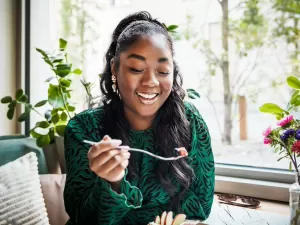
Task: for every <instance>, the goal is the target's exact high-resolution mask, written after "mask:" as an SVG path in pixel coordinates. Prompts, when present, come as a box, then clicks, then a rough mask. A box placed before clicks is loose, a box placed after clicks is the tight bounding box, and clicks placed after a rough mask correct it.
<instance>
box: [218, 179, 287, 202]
mask: <svg viewBox="0 0 300 225" xmlns="http://www.w3.org/2000/svg"><path fill="white" fill-rule="evenodd" d="M290 185H291V184H286V183H279V182H271V181H262V180H254V179H245V178H236V177H227V176H216V184H215V192H216V193H230V194H236V195H244V196H251V197H254V198H258V199H265V200H271V201H278V202H286V203H287V202H288V201H289V187H290Z"/></svg>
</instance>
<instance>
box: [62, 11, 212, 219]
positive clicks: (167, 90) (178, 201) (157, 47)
mask: <svg viewBox="0 0 300 225" xmlns="http://www.w3.org/2000/svg"><path fill="white" fill-rule="evenodd" d="M173 55H174V51H173V44H172V40H171V37H170V35H169V34H168V31H167V29H166V28H165V26H164V25H163V24H162V23H160V22H159V21H157V20H155V19H152V17H151V16H150V14H148V13H147V12H139V13H135V14H132V15H129V16H128V17H126V18H125V19H123V20H122V21H121V22H120V23H119V24H118V26H117V27H116V29H115V31H114V33H113V36H112V41H111V44H110V46H109V49H108V51H107V53H106V65H105V69H104V72H103V76H102V78H101V82H100V84H101V91H102V94H103V98H102V99H103V106H101V107H99V108H97V109H93V110H87V111H85V112H82V113H80V114H78V115H77V116H76V117H75V118H73V119H72V120H71V121H70V122H69V124H68V126H67V128H66V130H65V158H66V165H67V181H66V186H65V192H64V200H65V207H66V211H67V213H68V214H69V216H70V220H69V223H68V224H108V225H115V224H120V225H126V224H131V225H134V224H148V222H150V221H151V220H153V218H154V216H156V215H160V214H161V213H162V212H164V211H167V210H172V211H173V212H174V214H179V213H184V214H185V215H186V216H187V218H188V219H197V220H199V219H200V220H204V219H206V218H207V217H208V216H209V214H210V211H211V206H212V202H213V193H214V158H213V153H212V150H211V142H210V135H209V132H208V129H207V126H206V124H205V122H204V121H203V119H202V117H201V115H200V114H199V112H198V111H197V109H196V108H195V107H194V106H193V105H192V104H191V103H187V102H184V101H183V99H184V97H185V91H184V90H183V88H182V76H181V74H180V73H179V68H178V66H177V65H176V63H175V61H174V59H173ZM84 140H89V142H84ZM92 142H96V143H95V144H93V146H92V147H90V146H89V144H86V143H92ZM122 143H123V145H121V144H122ZM126 146H129V147H126ZM178 146H182V148H179V149H177V151H178V152H177V154H180V155H181V156H186V157H182V158H180V159H178V160H173V161H162V160H158V159H156V158H153V157H151V156H149V155H148V154H141V153H140V152H134V151H133V152H131V151H130V149H133V148H134V149H143V150H145V151H148V152H149V153H153V154H155V155H160V156H163V157H170V156H173V155H174V148H177V147H178ZM120 149H121V150H120ZM185 149H186V151H185ZM187 155H188V157H187Z"/></svg>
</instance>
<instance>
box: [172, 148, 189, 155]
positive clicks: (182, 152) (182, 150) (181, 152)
mask: <svg viewBox="0 0 300 225" xmlns="http://www.w3.org/2000/svg"><path fill="white" fill-rule="evenodd" d="M175 155H177V156H188V152H187V150H186V149H185V147H180V148H175Z"/></svg>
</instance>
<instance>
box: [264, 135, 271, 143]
mask: <svg viewBox="0 0 300 225" xmlns="http://www.w3.org/2000/svg"><path fill="white" fill-rule="evenodd" d="M271 143H272V140H271V139H270V138H266V137H265V138H264V144H265V145H268V144H271Z"/></svg>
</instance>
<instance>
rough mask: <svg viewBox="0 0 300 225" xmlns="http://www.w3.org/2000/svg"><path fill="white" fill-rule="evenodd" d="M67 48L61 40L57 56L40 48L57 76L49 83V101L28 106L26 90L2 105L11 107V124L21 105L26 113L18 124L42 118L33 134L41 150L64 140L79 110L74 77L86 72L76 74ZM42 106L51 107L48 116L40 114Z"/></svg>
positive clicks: (18, 91)
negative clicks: (73, 90)
mask: <svg viewBox="0 0 300 225" xmlns="http://www.w3.org/2000/svg"><path fill="white" fill-rule="evenodd" d="M66 47H67V41H66V40H64V39H61V38H60V39H59V50H57V51H54V53H50V52H46V51H44V50H42V49H39V48H36V50H37V52H38V53H40V54H41V56H42V58H43V60H44V62H45V63H47V64H48V65H49V66H50V69H51V70H52V71H53V72H54V76H52V77H50V78H48V79H47V80H46V82H48V83H49V87H48V99H46V100H42V101H39V102H37V103H36V104H34V106H33V105H32V104H30V103H29V102H28V96H27V95H26V94H24V91H23V90H22V89H19V90H17V91H16V93H15V98H13V97H11V96H6V97H3V98H2V99H1V103H2V104H8V111H7V118H8V119H10V120H11V119H13V117H14V112H15V108H16V107H17V105H23V106H24V108H25V111H24V112H23V113H22V114H21V115H20V116H19V117H18V118H17V120H18V122H23V121H25V120H26V119H27V118H28V117H29V116H30V113H31V112H33V111H34V112H35V113H37V114H39V115H40V116H41V120H40V121H39V122H37V123H36V124H35V126H34V127H33V128H32V129H31V130H30V134H31V136H32V137H34V138H36V143H37V145H38V146H39V147H45V146H46V145H48V144H51V143H54V141H55V136H63V135H64V129H65V127H66V125H67V122H68V121H69V120H70V119H71V118H72V117H73V116H74V115H75V110H76V108H75V107H74V106H73V105H72V104H71V101H70V99H71V94H70V93H71V89H70V87H71V86H72V76H78V75H81V73H82V72H81V70H80V69H74V70H72V64H70V62H68V54H67V52H66ZM47 103H48V104H47ZM42 106H46V107H47V110H46V113H44V115H42V114H41V113H40V112H39V111H38V110H37V108H39V107H42ZM49 107H50V109H49ZM47 112H49V113H47Z"/></svg>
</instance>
